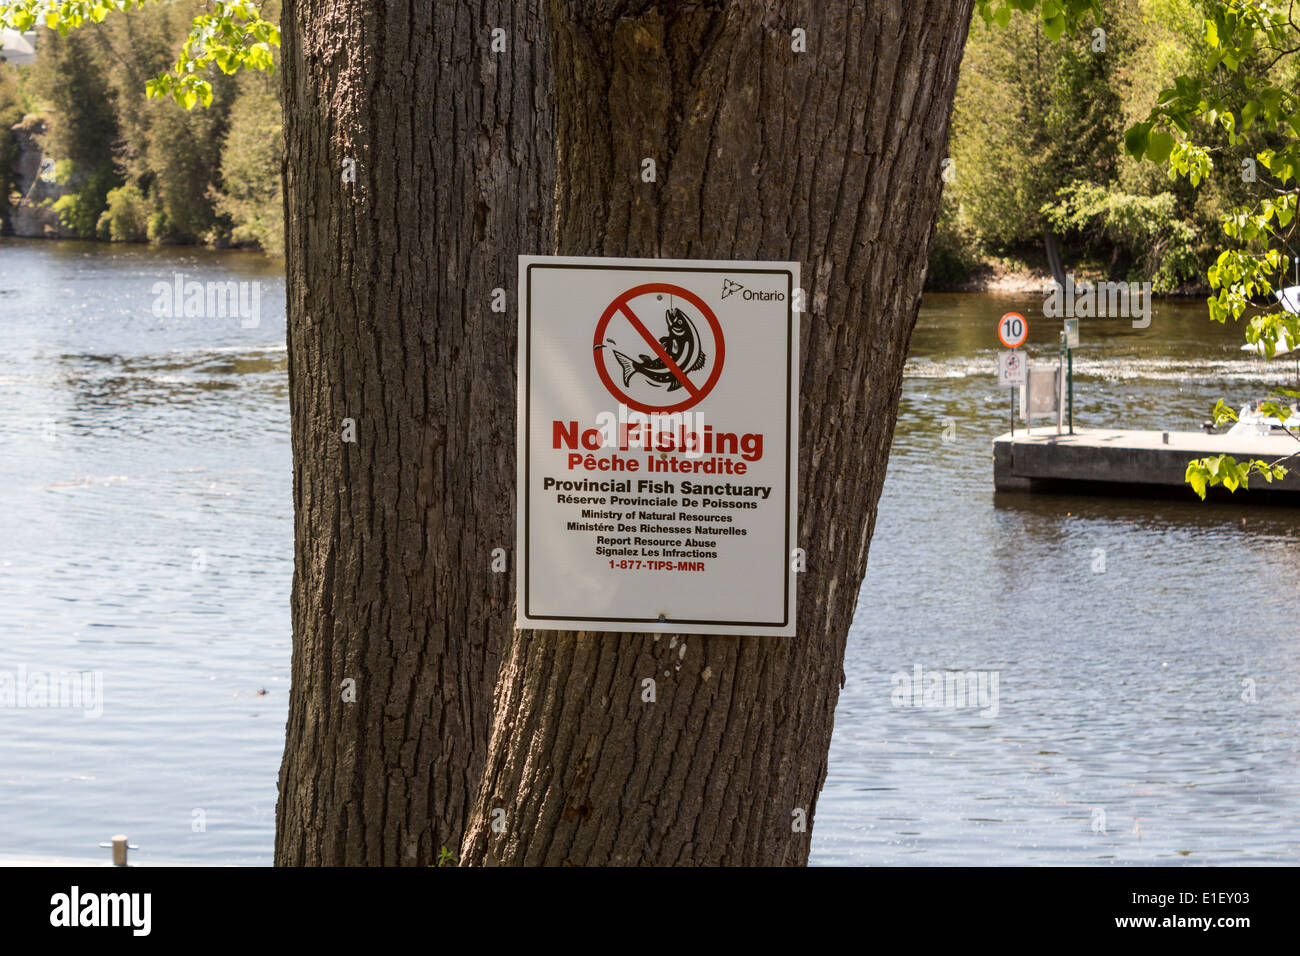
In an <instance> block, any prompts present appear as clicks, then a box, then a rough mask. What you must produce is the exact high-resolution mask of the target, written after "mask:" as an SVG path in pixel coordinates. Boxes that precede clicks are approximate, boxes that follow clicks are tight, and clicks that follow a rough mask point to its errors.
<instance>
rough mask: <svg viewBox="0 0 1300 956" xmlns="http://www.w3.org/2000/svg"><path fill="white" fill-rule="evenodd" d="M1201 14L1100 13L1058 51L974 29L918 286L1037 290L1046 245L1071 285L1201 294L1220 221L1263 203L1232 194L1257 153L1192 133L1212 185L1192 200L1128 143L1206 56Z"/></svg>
mask: <svg viewBox="0 0 1300 956" xmlns="http://www.w3.org/2000/svg"><path fill="white" fill-rule="evenodd" d="M1208 7H1209V4H1207V3H1205V2H1203V0H1107V2H1106V3H1105V10H1106V16H1105V20H1104V22H1103V24H1102V26H1101V30H1102V31H1104V32H1098V31H1097V30H1092V31H1088V30H1081V31H1080V32H1079V34H1077V35H1076V36H1073V37H1071V36H1069V35H1067V36H1066V37H1065V39H1063V40H1060V41H1052V40H1050V39H1048V38H1047V37H1046V36H1045V35H1044V33H1043V30H1042V27H1041V24H1040V22H1039V21H1038V20H1037V18H1030V17H1013V18H1012V19H1011V21H1010V23H1009V24H1008V25H1007V26H1006V27H989V26H987V25H985V24H984V23H983V22H982V21H981V20H980V19H979V18H978V17H976V18H975V21H974V22H973V23H972V25H971V33H970V39H969V41H968V43H967V47H966V54H965V58H964V60H963V61H962V69H961V76H960V83H959V87H958V92H957V99H956V105H955V107H954V113H953V130H952V140H951V144H950V150H949V154H950V157H951V168H950V169H949V170H947V172H946V175H945V179H946V183H945V187H944V201H943V205H942V208H941V211H940V217H939V222H938V225H937V231H936V236H935V242H934V244H933V246H932V250H931V255H930V271H929V275H928V280H927V282H928V285H929V286H930V287H933V288H964V287H971V286H972V285H976V286H977V285H978V284H979V282H980V281H981V280H987V279H989V278H991V277H995V276H997V275H998V274H1003V273H1017V272H1022V273H1023V272H1028V273H1031V274H1038V275H1041V274H1043V273H1045V272H1047V269H1048V267H1047V259H1046V254H1045V251H1044V235H1045V234H1046V233H1048V232H1051V233H1052V234H1053V235H1054V236H1056V237H1057V239H1058V241H1059V243H1060V246H1061V251H1062V259H1063V260H1064V266H1065V268H1066V270H1067V271H1073V272H1074V273H1075V274H1076V275H1077V276H1081V277H1082V276H1087V277H1088V278H1093V279H1096V278H1104V279H1110V280H1117V281H1118V280H1128V281H1144V282H1145V281H1149V282H1151V283H1152V285H1153V288H1154V291H1155V292H1156V293H1166V294H1168V293H1178V292H1203V291H1206V290H1207V289H1208V285H1207V283H1206V279H1205V272H1206V269H1207V268H1208V267H1209V266H1210V265H1212V264H1213V263H1214V261H1215V258H1216V256H1217V255H1218V253H1219V251H1220V250H1222V249H1223V248H1224V245H1225V241H1226V240H1225V238H1224V234H1223V231H1222V228H1221V225H1220V220H1221V218H1222V217H1223V216H1224V215H1226V214H1227V213H1229V212H1230V211H1231V210H1232V207H1233V206H1234V205H1237V204H1243V203H1249V201H1250V199H1251V197H1252V196H1254V194H1255V192H1256V191H1257V190H1258V188H1259V186H1258V184H1255V183H1252V182H1248V181H1247V180H1246V179H1245V178H1243V175H1246V176H1249V175H1250V173H1248V172H1246V171H1245V170H1243V167H1242V162H1243V161H1244V160H1247V159H1250V158H1251V157H1253V155H1254V149H1251V148H1250V147H1249V146H1247V145H1246V144H1239V145H1237V146H1230V145H1229V143H1228V137H1227V135H1226V133H1225V132H1224V130H1223V129H1222V128H1220V127H1218V126H1211V125H1209V124H1208V123H1206V122H1205V121H1204V120H1195V121H1193V126H1194V127H1195V129H1194V133H1195V135H1194V137H1193V138H1194V139H1195V140H1196V141H1197V142H1201V143H1205V144H1207V145H1210V146H1211V147H1212V148H1213V150H1214V151H1213V162H1214V166H1213V169H1212V170H1211V172H1210V175H1209V178H1208V180H1207V181H1206V182H1204V183H1202V184H1201V186H1200V188H1199V189H1193V187H1192V186H1191V185H1190V184H1189V183H1188V181H1187V178H1186V177H1184V178H1181V179H1179V180H1177V181H1174V180H1172V179H1171V178H1170V177H1169V175H1168V173H1167V171H1166V168H1165V167H1164V166H1163V165H1156V164H1154V163H1150V162H1139V161H1138V160H1135V159H1133V158H1132V157H1131V156H1129V155H1128V154H1127V153H1126V152H1125V150H1124V133H1125V130H1126V129H1128V128H1129V127H1130V126H1132V125H1133V124H1134V123H1137V122H1140V121H1142V120H1145V119H1146V117H1147V114H1148V113H1149V112H1150V110H1151V108H1152V107H1153V106H1154V105H1155V104H1156V102H1157V100H1158V99H1159V97H1160V94H1161V91H1162V90H1163V89H1165V88H1167V87H1169V86H1170V85H1171V83H1172V81H1173V78H1174V77H1175V76H1178V75H1179V74H1182V73H1184V72H1187V71H1188V70H1189V69H1191V67H1192V65H1193V62H1194V60H1195V59H1196V57H1197V55H1198V51H1204V49H1205V44H1206V38H1205V35H1204V31H1205V25H1204V22H1205V14H1206V10H1207V8H1208ZM1279 68H1280V69H1284V70H1287V69H1290V70H1293V69H1294V64H1293V63H1290V64H1289V63H1286V62H1284V63H1282V64H1280V66H1279ZM1257 132H1258V136H1259V139H1258V140H1257V141H1256V142H1255V143H1254V144H1253V145H1254V147H1255V149H1258V147H1259V145H1260V142H1261V141H1262V142H1263V143H1264V144H1265V145H1268V146H1280V145H1281V144H1282V143H1284V142H1285V136H1284V133H1283V132H1281V131H1278V132H1276V133H1273V134H1268V133H1266V132H1265V131H1264V130H1263V129H1258V130H1257ZM1252 168H1253V167H1252ZM1264 172H1265V171H1263V170H1260V174H1263V173H1264Z"/></svg>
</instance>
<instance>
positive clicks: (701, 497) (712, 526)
mask: <svg viewBox="0 0 1300 956" xmlns="http://www.w3.org/2000/svg"><path fill="white" fill-rule="evenodd" d="M798 288H799V264H798V263H794V262H725V261H707V260H676V259H603V258H583V257H567V256H520V257H519V433H518V460H519V484H518V488H519V502H518V505H519V507H518V514H519V524H518V552H517V553H518V554H519V556H520V559H519V564H518V624H519V626H520V627H521V628H546V629H562V630H581V631H636V632H651V633H673V632H682V633H695V634H773V635H786V636H788V635H793V634H794V633H795V583H796V567H798V563H797V561H796V560H795V549H796V548H797V547H798V540H799V539H798V529H797V521H796V518H797V511H798V499H799V494H798V487H797V479H798V463H799V436H798V433H799V354H798V353H799V322H798V318H799V313H798V311H797V309H798V307H799V303H797V302H796V295H797V294H798V293H797V292H796V290H797V289H798Z"/></svg>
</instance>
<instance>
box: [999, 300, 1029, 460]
mask: <svg viewBox="0 0 1300 956" xmlns="http://www.w3.org/2000/svg"><path fill="white" fill-rule="evenodd" d="M1027 338H1029V323H1028V322H1026V321H1025V317H1024V316H1023V315H1021V314H1020V313H1019V312H1008V313H1007V314H1006V315H1004V316H1002V318H1000V319H998V341H999V342H1001V343H1002V344H1003V345H1005V346H1006V347H1007V348H1009V349H1010V350H1011V351H1010V352H1002V353H1001V354H999V355H998V385H999V386H1001V387H1002V388H1015V387H1017V386H1023V385H1024V384H1025V369H1026V362H1025V360H1024V359H1022V358H1021V357H1020V356H1019V354H1018V353H1017V352H1016V349H1017V348H1019V347H1020V346H1022V345H1024V344H1025V339H1027ZM1022 391H1023V389H1022ZM1015 433H1016V394H1015V392H1012V393H1011V434H1012V435H1015Z"/></svg>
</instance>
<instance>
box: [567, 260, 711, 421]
mask: <svg viewBox="0 0 1300 956" xmlns="http://www.w3.org/2000/svg"><path fill="white" fill-rule="evenodd" d="M650 292H662V293H665V294H667V295H673V296H678V297H680V298H682V299H685V300H686V301H687V302H689V303H690V304H691V305H693V306H695V308H696V309H697V310H698V311H699V313H700V315H702V316H704V320H705V321H706V322H708V323H709V328H710V329H711V330H712V331H713V342H714V351H715V352H716V353H717V354H716V355H714V356H713V358H712V360H713V371H712V372H710V373H709V377H708V378H707V379H705V381H704V384H703V385H696V384H695V383H694V382H692V381H691V380H690V378H689V377H688V376H687V374H686V373H685V372H684V371H683V370H682V368H681V367H680V366H679V365H678V364H677V363H676V362H674V361H673V360H672V358H671V357H670V356H669V355H668V353H667V352H666V351H664V347H663V346H662V345H660V344H659V340H658V339H656V338H655V337H654V336H653V335H652V334H651V333H650V331H649V329H647V328H646V327H645V324H644V323H643V322H642V321H641V319H640V318H639V317H638V316H637V314H636V313H635V312H633V311H632V309H631V306H630V305H629V304H628V303H630V302H631V301H632V300H633V299H635V298H637V297H638V296H642V295H645V294H647V293H650ZM620 312H621V313H622V314H623V316H624V317H625V318H626V319H627V321H628V324H629V325H631V326H632V328H633V329H635V330H636V332H637V333H638V334H639V335H640V336H641V338H643V339H645V343H646V345H648V346H649V347H650V350H651V351H652V352H653V353H654V355H655V356H656V357H657V358H658V359H659V360H660V361H661V362H663V363H664V365H665V366H666V367H667V369H668V371H669V372H671V373H672V374H673V377H674V378H676V379H677V381H679V382H681V383H682V387H683V388H684V389H686V391H687V392H689V393H690V397H689V398H687V399H685V400H684V401H680V402H677V403H676V404H674V405H647V404H646V403H645V402H640V401H637V400H636V399H635V398H633V397H632V396H631V395H628V394H627V393H626V392H624V391H623V390H622V389H621V388H619V387H618V385H617V384H615V382H614V380H613V379H612V378H610V375H609V369H608V368H607V367H606V364H607V363H606V362H605V358H604V356H603V355H602V354H601V353H602V352H603V351H604V349H605V348H606V346H605V345H604V343H603V339H604V337H605V330H606V329H607V328H608V327H609V320H610V319H612V318H613V317H614V316H615V315H616V314H618V313H620ZM696 347H697V348H700V349H702V347H703V343H699V342H697V343H696ZM724 352H725V347H724V346H723V342H722V325H721V324H720V323H719V322H718V317H717V316H716V315H714V314H713V310H712V309H710V308H709V307H708V306H707V305H706V304H705V302H704V300H703V299H701V298H700V297H699V296H698V295H696V294H695V293H694V292H691V291H690V290H689V289H683V288H682V287H681V286H679V285H672V284H670V283H667V282H647V283H646V284H644V285H638V286H633V287H632V288H630V289H628V290H627V291H626V292H624V293H623V294H622V295H620V296H619V297H618V298H616V299H615V300H614V301H613V302H611V303H610V304H609V307H608V308H607V309H605V311H604V313H603V314H602V315H601V317H600V321H599V322H597V323H596V335H595V338H594V339H593V341H592V355H593V356H595V360H596V372H597V373H598V374H599V375H600V380H601V381H602V382H604V383H605V388H607V389H609V392H610V394H611V395H613V396H614V397H615V398H617V399H618V400H619V401H620V402H622V403H623V404H624V405H626V406H627V407H628V408H633V409H636V410H637V411H638V412H646V413H647V414H656V413H658V414H671V413H673V412H684V411H686V409H688V408H692V407H694V406H695V405H697V404H698V403H699V402H701V401H703V400H704V398H705V396H707V395H708V394H709V392H711V391H713V386H714V385H716V384H718V377H719V376H720V375H721V374H722V358H723V354H724Z"/></svg>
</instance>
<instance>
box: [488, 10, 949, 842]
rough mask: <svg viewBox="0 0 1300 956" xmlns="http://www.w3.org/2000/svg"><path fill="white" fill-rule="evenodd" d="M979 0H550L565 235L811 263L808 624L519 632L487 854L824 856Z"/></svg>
mask: <svg viewBox="0 0 1300 956" xmlns="http://www.w3.org/2000/svg"><path fill="white" fill-rule="evenodd" d="M971 7H972V0H955V2H954V0H890V2H885V0H853V2H841V3H823V2H816V0H805V2H786V3H758V2H743V3H728V4H721V3H687V2H654V0H623V2H615V0H551V2H550V21H551V27H550V31H551V40H552V47H551V62H552V65H553V69H554V71H555V82H556V121H555V122H556V125H555V129H556V139H557V153H558V168H557V174H556V175H557V188H556V199H557V216H558V221H557V239H558V247H559V248H558V251H559V252H560V253H564V254H574V255H584V254H585V255H620V256H623V255H626V256H655V257H680V258H719V259H795V260H799V261H800V262H801V263H802V264H803V276H804V285H805V287H806V288H807V290H808V301H809V303H810V305H809V313H808V314H806V315H805V316H804V317H803V321H802V327H801V336H800V349H801V353H800V354H801V362H802V370H801V374H802V382H803V387H802V395H801V410H800V425H799V430H800V435H801V437H802V449H801V455H800V461H799V483H800V484H799V487H800V492H801V494H800V538H801V541H800V544H801V545H802V546H803V547H804V548H805V549H806V551H807V561H808V570H807V573H805V574H803V575H801V583H800V589H799V608H798V623H799V634H798V637H796V638H792V639H791V638H771V637H767V638H764V637H729V636H709V637H701V636H690V637H686V638H677V637H674V638H671V639H670V638H668V637H662V638H657V637H653V636H650V635H617V634H595V633H557V632H519V633H517V634H516V635H515V636H514V637H513V638H512V640H511V642H510V645H509V650H508V652H507V654H506V660H505V662H504V665H503V669H502V674H501V678H500V683H499V684H498V687H497V691H496V708H495V717H494V721H493V730H492V743H491V747H490V750H489V757H488V762H487V766H486V769H485V772H484V779H483V786H482V789H481V790H480V793H479V797H478V803H477V805H476V808H475V812H474V815H473V818H472V821H471V825H470V831H469V833H468V834H467V836H466V841H465V844H464V846H463V856H464V858H465V860H466V861H467V862H470V863H502V864H509V863H515V864H519V863H522V864H733V863H734V864H802V863H804V862H806V861H807V858H808V850H809V840H810V833H811V819H812V816H813V812H814V809H815V805H816V801H817V795H818V793H819V791H820V789H821V786H822V783H823V781H824V780H825V777H826V755H827V750H828V747H829V744H830V736H831V727H832V723H833V718H834V711H835V703H836V699H837V697H838V695H839V688H840V687H841V686H842V683H843V680H844V677H843V661H844V645H845V637H846V634H847V632H848V628H849V623H850V621H851V619H852V617H853V610H854V605H855V602H856V600H857V595H858V589H859V586H860V584H861V582H862V578H863V575H864V574H865V572H866V564H867V545H868V543H869V541H870V539H871V531H872V527H873V525H874V523H875V517H876V504H877V501H878V499H879V496H880V490H881V486H882V483H883V481H884V477H885V465H886V461H887V458H888V454H889V446H890V441H891V438H892V435H893V430H894V421H895V417H896V414H897V408H898V399H899V394H900V390H901V387H902V373H903V362H904V359H905V357H906V354H907V347H908V343H909V340H910V338H911V333H912V328H913V325H914V324H915V321H916V316H917V310H918V307H919V304H920V292H921V285H922V281H923V278H924V272H925V261H926V251H927V248H928V245H929V241H930V237H931V235H932V232H933V222H934V218H935V214H936V211H937V208H938V202H939V196H940V190H941V185H942V184H941V178H940V160H941V159H942V157H943V155H944V150H945V147H946V142H947V133H948V120H949V113H950V110H951V106H952V99H953V94H954V90H955V86H956V81H957V68H958V65H959V63H960V60H961V52H962V47H963V45H964V43H965V38H966V31H967V27H968V24H969V20H970V15H971ZM795 28H802V29H803V30H805V31H806V38H807V39H806V43H807V52H794V51H793V50H792V44H796V43H797V39H796V38H795V37H794V36H793V35H792V31H793V30H794V29H795ZM647 157H648V158H652V159H654V160H655V162H656V164H657V172H658V181H657V182H654V183H646V182H642V180H641V177H640V175H639V173H640V171H641V169H642V160H643V159H644V158H647ZM485 506H486V502H485ZM683 647H684V649H685V650H684V653H683ZM646 677H654V678H655V679H656V680H657V682H658V695H657V702H654V703H642V700H641V693H640V691H641V681H642V679H643V678H646ZM501 811H504V812H501ZM494 823H495V824H496V826H495V827H494Z"/></svg>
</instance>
